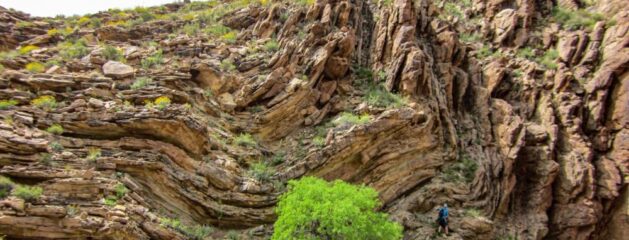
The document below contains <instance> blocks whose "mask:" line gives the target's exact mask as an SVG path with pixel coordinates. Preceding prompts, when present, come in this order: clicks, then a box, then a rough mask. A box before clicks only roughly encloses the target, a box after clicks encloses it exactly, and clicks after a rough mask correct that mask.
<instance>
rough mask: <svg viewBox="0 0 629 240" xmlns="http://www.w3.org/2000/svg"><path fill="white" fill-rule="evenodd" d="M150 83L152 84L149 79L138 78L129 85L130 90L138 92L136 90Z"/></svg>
mask: <svg viewBox="0 0 629 240" xmlns="http://www.w3.org/2000/svg"><path fill="white" fill-rule="evenodd" d="M152 82H153V79H152V78H149V77H138V78H136V79H135V81H134V82H133V84H131V89H133V90H138V89H141V88H144V87H146V86H147V85H149V84H151V83H152Z"/></svg>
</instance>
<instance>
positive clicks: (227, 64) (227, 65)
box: [221, 59, 236, 72]
mask: <svg viewBox="0 0 629 240" xmlns="http://www.w3.org/2000/svg"><path fill="white" fill-rule="evenodd" d="M221 69H222V70H223V71H227V72H231V71H234V70H236V65H234V62H232V60H230V59H223V61H221Z"/></svg>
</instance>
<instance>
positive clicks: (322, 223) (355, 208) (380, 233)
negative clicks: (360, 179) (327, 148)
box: [272, 177, 403, 240]
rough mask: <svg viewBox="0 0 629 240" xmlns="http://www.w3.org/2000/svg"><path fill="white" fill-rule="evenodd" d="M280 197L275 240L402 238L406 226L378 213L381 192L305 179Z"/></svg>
mask: <svg viewBox="0 0 629 240" xmlns="http://www.w3.org/2000/svg"><path fill="white" fill-rule="evenodd" d="M288 186H289V187H288V189H289V190H288V192H286V193H284V194H283V195H282V196H280V198H279V203H278V205H277V208H276V210H275V211H276V212H277V215H278V218H277V221H276V222H275V225H274V232H273V236H272V239H274V240H278V239H402V230H403V229H402V226H400V225H399V224H398V223H395V222H392V221H390V220H389V219H388V215H387V214H385V213H378V212H375V211H374V209H376V208H378V207H379V206H380V204H381V203H380V202H379V201H378V192H376V191H375V190H374V189H373V188H369V187H365V186H354V185H351V184H348V183H345V182H343V181H341V180H336V181H334V182H326V181H324V180H321V179H318V178H315V177H303V178H302V179H300V180H291V181H289V182H288Z"/></svg>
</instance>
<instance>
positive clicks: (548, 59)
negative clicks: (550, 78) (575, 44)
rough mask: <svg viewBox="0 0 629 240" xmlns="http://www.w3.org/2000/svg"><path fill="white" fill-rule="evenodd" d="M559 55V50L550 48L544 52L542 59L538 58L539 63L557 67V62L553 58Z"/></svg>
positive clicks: (548, 66)
mask: <svg viewBox="0 0 629 240" xmlns="http://www.w3.org/2000/svg"><path fill="white" fill-rule="evenodd" d="M558 57H559V52H558V51H557V50H555V49H550V50H548V51H546V52H545V53H544V56H542V59H540V60H538V62H539V63H541V64H542V65H544V66H546V68H548V69H557V63H556V61H555V60H557V58H558Z"/></svg>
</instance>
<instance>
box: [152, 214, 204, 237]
mask: <svg viewBox="0 0 629 240" xmlns="http://www.w3.org/2000/svg"><path fill="white" fill-rule="evenodd" d="M160 224H161V225H162V226H163V227H168V228H171V229H174V230H176V231H178V232H180V233H182V234H183V235H185V236H186V237H189V238H190V239H193V240H202V239H205V238H206V237H207V236H209V235H210V234H211V233H212V232H214V229H212V228H211V227H209V226H200V225H192V224H183V223H181V221H180V220H179V219H173V218H160Z"/></svg>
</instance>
